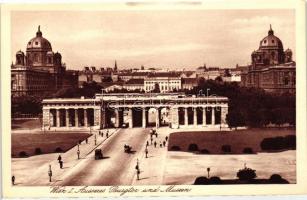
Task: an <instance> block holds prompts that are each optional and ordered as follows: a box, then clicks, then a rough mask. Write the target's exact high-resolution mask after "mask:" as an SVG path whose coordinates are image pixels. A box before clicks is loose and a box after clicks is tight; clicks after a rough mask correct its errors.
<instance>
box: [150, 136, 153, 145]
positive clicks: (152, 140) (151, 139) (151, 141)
mask: <svg viewBox="0 0 307 200" xmlns="http://www.w3.org/2000/svg"><path fill="white" fill-rule="evenodd" d="M152 141H153V139H152V137H151V138H150V145H152Z"/></svg>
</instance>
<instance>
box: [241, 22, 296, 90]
mask: <svg viewBox="0 0 307 200" xmlns="http://www.w3.org/2000/svg"><path fill="white" fill-rule="evenodd" d="M251 60H252V64H251V65H250V66H248V69H247V71H246V72H244V73H242V75H241V83H242V85H243V86H245V87H255V88H262V89H264V90H265V91H268V92H274V93H295V85H296V84H295V82H296V78H295V77H296V64H295V62H294V61H293V60H292V51H291V50H290V49H286V50H285V51H284V48H283V44H282V41H281V40H280V39H279V38H278V37H276V36H275V35H274V31H273V30H272V28H271V27H270V30H269V31H268V35H267V36H266V37H264V38H263V39H262V40H261V41H260V45H259V49H258V50H257V51H254V52H253V53H252V55H251Z"/></svg>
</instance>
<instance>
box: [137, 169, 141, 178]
mask: <svg viewBox="0 0 307 200" xmlns="http://www.w3.org/2000/svg"><path fill="white" fill-rule="evenodd" d="M140 173H141V171H140V169H137V170H136V176H137V180H140Z"/></svg>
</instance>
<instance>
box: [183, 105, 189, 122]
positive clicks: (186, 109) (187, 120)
mask: <svg viewBox="0 0 307 200" xmlns="http://www.w3.org/2000/svg"><path fill="white" fill-rule="evenodd" d="M184 125H185V126H187V125H189V119H188V108H184Z"/></svg>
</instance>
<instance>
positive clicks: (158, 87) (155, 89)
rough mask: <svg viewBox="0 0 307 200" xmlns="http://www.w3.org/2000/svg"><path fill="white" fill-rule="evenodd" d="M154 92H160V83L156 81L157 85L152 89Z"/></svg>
mask: <svg viewBox="0 0 307 200" xmlns="http://www.w3.org/2000/svg"><path fill="white" fill-rule="evenodd" d="M152 92H154V93H160V86H159V84H158V83H155V87H154V89H153V90H152Z"/></svg>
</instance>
